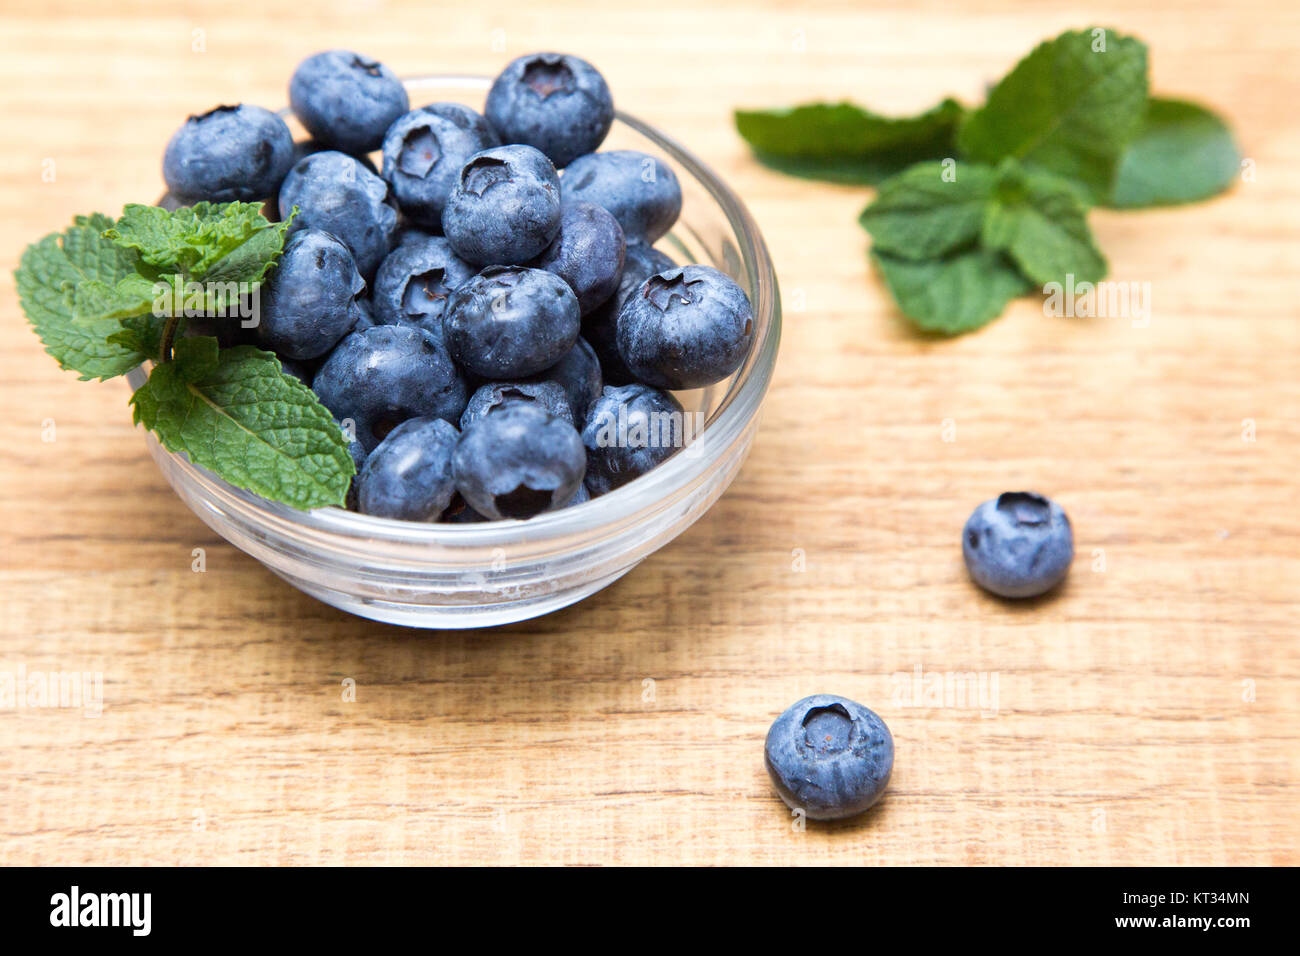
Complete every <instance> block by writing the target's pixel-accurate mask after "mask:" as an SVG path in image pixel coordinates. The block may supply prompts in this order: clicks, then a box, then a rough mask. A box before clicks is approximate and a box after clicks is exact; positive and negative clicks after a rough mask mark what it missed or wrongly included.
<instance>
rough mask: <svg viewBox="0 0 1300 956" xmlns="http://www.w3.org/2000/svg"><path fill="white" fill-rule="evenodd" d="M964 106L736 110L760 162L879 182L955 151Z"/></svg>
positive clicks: (818, 175) (799, 172)
mask: <svg viewBox="0 0 1300 956" xmlns="http://www.w3.org/2000/svg"><path fill="white" fill-rule="evenodd" d="M962 115H963V110H962V107H961V104H959V103H957V101H956V100H951V99H946V100H944V101H943V102H942V103H940V104H939V105H938V106H936V107H934V108H933V109H930V110H928V111H926V112H924V113H920V114H918V115H916V116H908V117H890V116H881V115H880V114H878V113H873V112H871V111H870V110H865V109H862V108H861V107H859V106H854V105H853V104H852V103H809V104H806V105H804V106H795V107H791V108H789V109H774V110H736V112H735V119H736V129H737V130H738V131H739V133H740V135H741V136H742V137H743V138H744V139H745V141H746V142H748V143H749V145H750V146H751V147H752V148H753V150H754V153H755V155H756V156H757V158H758V159H759V161H761V162H762V163H764V164H766V165H768V166H771V167H772V168H773V169H776V170H778V171H780V172H784V173H789V174H791V175H794V176H804V177H808V178H811V179H825V180H830V181H831V182H839V183H852V184H867V185H875V184H876V183H878V182H880V181H881V180H882V179H884V178H886V177H888V176H892V175H893V174H894V173H896V172H898V171H899V170H901V169H903V168H904V167H906V166H908V165H910V164H912V163H915V162H918V161H920V160H925V159H942V158H944V157H947V156H952V155H953V152H954V146H953V137H954V135H955V133H956V129H957V124H958V122H959V121H960V120H961V118H962Z"/></svg>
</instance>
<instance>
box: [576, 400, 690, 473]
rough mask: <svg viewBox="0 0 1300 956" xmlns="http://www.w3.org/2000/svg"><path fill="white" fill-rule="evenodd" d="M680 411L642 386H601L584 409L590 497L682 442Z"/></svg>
mask: <svg viewBox="0 0 1300 956" xmlns="http://www.w3.org/2000/svg"><path fill="white" fill-rule="evenodd" d="M685 414H686V413H685V412H684V411H683V409H682V406H681V403H680V402H678V401H677V399H675V398H674V397H673V396H672V395H670V394H668V393H667V392H661V391H659V390H658V389H654V388H651V387H650V386H648V385H637V384H633V385H621V386H615V387H610V386H606V387H605V390H604V391H603V392H602V393H601V395H600V397H599V398H598V399H596V401H594V402H593V403H592V404H591V407H590V408H589V409H587V421H586V423H585V425H584V426H583V429H582V443H583V445H584V446H585V447H586V449H587V477H586V484H587V490H588V491H589V492H591V495H592V497H593V498H594V497H596V496H597V495H603V494H605V493H607V492H610V491H613V490H614V489H615V488H618V487H621V486H622V485H625V484H627V483H628V482H629V481H632V480H633V479H635V478H639V477H641V476H642V475H644V474H645V473H646V472H648V471H649V470H650V469H652V468H654V467H656V466H657V465H659V464H661V463H662V462H664V461H666V460H667V459H668V458H670V457H672V456H673V455H674V454H676V453H677V452H678V451H680V450H681V449H682V448H683V447H684V443H685V441H686V431H685V429H686V421H685Z"/></svg>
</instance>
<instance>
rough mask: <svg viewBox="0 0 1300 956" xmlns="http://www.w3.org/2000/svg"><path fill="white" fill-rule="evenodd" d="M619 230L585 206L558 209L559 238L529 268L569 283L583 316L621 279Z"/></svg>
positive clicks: (603, 213)
mask: <svg viewBox="0 0 1300 956" xmlns="http://www.w3.org/2000/svg"><path fill="white" fill-rule="evenodd" d="M626 246H627V244H626V243H625V242H624V241H623V227H622V226H620V225H619V224H618V220H617V219H615V218H614V217H613V216H612V215H610V214H609V213H608V212H606V211H605V210H604V209H603V208H602V207H600V206H597V205H596V204H595V203H589V202H581V201H578V202H565V203H561V205H560V234H559V235H558V236H556V237H555V241H554V242H552V243H551V244H550V245H549V246H547V247H546V251H545V252H543V253H542V254H541V255H540V256H538V257H537V259H536V260H535V261H534V262H532V263H531V264H532V265H533V266H534V267H536V268H538V269H545V270H546V271H547V272H554V273H555V274H556V275H557V276H559V277H560V278H561V279H563V280H564V281H565V282H567V283H569V288H570V289H572V290H573V294H574V295H576V296H577V297H578V309H579V310H580V311H581V312H582V314H583V315H586V314H587V313H589V312H591V311H592V310H593V309H595V308H596V307H597V306H598V305H600V304H601V303H602V302H604V301H605V300H606V299H608V298H609V297H610V296H611V295H613V294H614V291H615V290H616V289H617V288H618V280H619V278H620V277H621V276H622V275H623V257H624V252H625V249H626Z"/></svg>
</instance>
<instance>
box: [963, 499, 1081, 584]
mask: <svg viewBox="0 0 1300 956" xmlns="http://www.w3.org/2000/svg"><path fill="white" fill-rule="evenodd" d="M961 550H962V556H963V557H964V558H965V559H966V570H968V571H969V572H970V576H971V577H972V578H974V579H975V583H976V584H978V585H979V586H980V587H982V588H984V589H985V590H988V591H992V592H993V593H994V594H997V595H1001V596H1002V597H1007V598H1025V597H1034V596H1036V595H1039V594H1042V593H1044V592H1046V591H1050V590H1051V589H1052V588H1054V587H1055V586H1056V585H1057V584H1060V583H1061V581H1062V580H1063V579H1064V578H1065V575H1066V573H1067V572H1068V571H1069V570H1070V562H1071V561H1072V560H1074V533H1073V532H1072V531H1071V530H1070V519H1069V518H1067V517H1066V516H1065V512H1064V511H1063V510H1062V509H1061V506H1060V505H1058V504H1057V503H1056V502H1054V501H1052V500H1050V499H1048V498H1045V497H1043V496H1042V495H1039V494H1035V493H1033V492H1032V491H1008V492H1004V493H1003V494H1000V495H998V496H997V497H996V498H993V499H991V500H989V501H986V502H984V503H983V504H982V505H980V506H979V507H978V508H976V509H975V510H974V511H973V512H972V513H971V516H970V518H969V519H967V521H966V527H965V529H963V531H962V542H961Z"/></svg>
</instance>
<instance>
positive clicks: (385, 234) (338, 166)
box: [280, 150, 397, 281]
mask: <svg viewBox="0 0 1300 956" xmlns="http://www.w3.org/2000/svg"><path fill="white" fill-rule="evenodd" d="M294 206H297V207H298V214H297V215H296V216H295V217H294V219H293V224H292V225H291V226H290V229H292V230H294V231H297V230H299V229H321V230H324V231H325V232H328V233H331V234H333V235H335V236H337V237H338V238H339V239H342V240H343V242H344V243H345V244H346V245H347V247H348V248H349V249H351V250H352V256H353V258H355V259H356V261H357V269H358V271H360V273H361V277H362V278H363V279H366V280H367V281H369V280H370V279H371V278H372V277H373V276H374V274H375V270H376V269H378V268H379V263H380V262H382V261H383V259H384V256H386V255H388V250H389V247H390V246H391V244H392V241H393V235H394V233H395V232H396V231H397V210H396V209H395V208H394V207H393V205H392V203H391V201H390V200H389V198H388V184H387V183H385V182H384V181H383V180H382V179H380V178H379V177H378V176H376V175H375V174H374V173H372V172H370V171H369V170H368V169H366V168H365V166H363V165H362V164H361V163H359V162H358V161H357V160H355V159H353V158H352V157H351V156H349V155H347V154H346V153H340V152H336V151H334V150H326V151H325V152H323V153H313V154H312V155H311V156H307V157H306V158H304V159H300V160H298V162H297V163H296V164H295V165H294V167H293V169H291V170H290V171H289V175H288V176H286V177H285V179H284V185H282V186H281V187H280V216H281V218H283V219H288V218H289V212H290V210H291V209H293V207H294Z"/></svg>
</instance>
